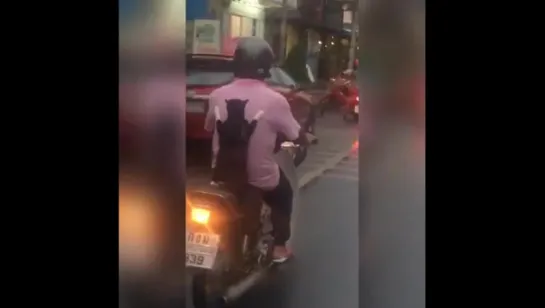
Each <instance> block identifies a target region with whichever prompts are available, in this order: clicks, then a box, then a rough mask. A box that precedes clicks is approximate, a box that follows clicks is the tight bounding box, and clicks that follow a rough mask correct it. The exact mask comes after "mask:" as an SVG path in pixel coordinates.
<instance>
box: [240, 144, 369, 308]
mask: <svg viewBox="0 0 545 308" xmlns="http://www.w3.org/2000/svg"><path fill="white" fill-rule="evenodd" d="M357 175H358V157H357V152H356V153H353V155H351V156H350V157H348V158H347V159H346V160H344V161H343V162H341V163H340V164H339V165H337V167H335V168H333V169H332V170H330V171H327V172H326V173H325V174H324V175H323V176H321V177H320V178H319V179H317V180H316V181H314V182H313V183H311V184H309V186H308V187H306V188H305V189H304V190H302V191H301V195H300V200H299V202H298V204H297V206H295V207H294V213H293V227H292V230H293V236H292V240H291V241H290V245H291V246H292V248H293V251H294V254H295V258H294V259H293V260H291V261H290V262H289V263H288V264H285V265H283V266H282V267H280V268H279V269H278V272H277V273H276V274H275V275H274V276H272V277H271V279H269V280H267V281H265V282H264V283H263V284H262V285H259V286H257V287H256V288H255V289H254V290H252V291H250V292H249V293H247V294H246V295H245V296H243V297H242V298H241V299H240V300H239V302H238V304H237V305H236V307H240V308H253V307H260V308H273V307H274V308H300V307H313V308H334V307H335V308H337V307H359V306H358V297H359V295H358V279H359V273H358V268H359V264H358V262H359V256H358V250H359V246H358V245H359V242H358V176H357Z"/></svg>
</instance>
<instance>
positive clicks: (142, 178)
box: [119, 0, 185, 308]
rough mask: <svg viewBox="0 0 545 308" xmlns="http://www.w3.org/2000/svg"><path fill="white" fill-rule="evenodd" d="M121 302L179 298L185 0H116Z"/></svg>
mask: <svg viewBox="0 0 545 308" xmlns="http://www.w3.org/2000/svg"><path fill="white" fill-rule="evenodd" d="M119 31H120V35H119V59H120V61H119V135H120V139H119V142H120V143H119V152H120V157H119V163H120V170H119V191H120V195H119V263H120V265H119V271H120V272H119V274H120V277H119V280H120V282H119V288H120V290H119V291H120V304H121V303H122V304H123V307H124V308H135V307H143V308H147V307H157V308H162V307H184V306H185V289H184V287H185V284H184V277H185V262H184V261H183V260H184V258H183V255H184V254H185V247H184V243H185V241H184V239H185V196H184V195H185V188H184V178H183V176H184V173H185V171H184V169H183V168H184V160H185V158H184V153H185V148H184V145H185V136H184V133H185V132H184V128H185V123H184V105H185V84H184V81H185V76H184V72H185V66H184V62H185V57H184V39H185V37H184V35H185V1H180V0H165V1H137V0H120V1H119Z"/></svg>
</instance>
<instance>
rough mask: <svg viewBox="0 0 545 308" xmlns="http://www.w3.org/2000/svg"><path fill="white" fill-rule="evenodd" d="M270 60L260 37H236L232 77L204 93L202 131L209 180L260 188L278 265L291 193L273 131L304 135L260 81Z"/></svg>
mask: <svg viewBox="0 0 545 308" xmlns="http://www.w3.org/2000/svg"><path fill="white" fill-rule="evenodd" d="M273 61H274V54H273V52H272V49H271V47H270V46H269V44H268V43H267V42H266V41H265V40H263V39H261V38H257V37H245V38H241V39H240V40H239V41H238V44H237V47H236V49H235V53H234V59H233V66H234V75H235V80H234V81H233V82H231V83H229V84H227V85H225V86H223V87H221V88H218V89H216V90H215V91H213V92H212V93H211V94H210V98H209V109H208V113H207V117H206V121H205V129H206V130H208V131H211V132H213V133H214V136H213V154H214V162H213V167H214V169H215V171H214V176H215V178H216V179H219V180H221V179H222V178H223V179H227V178H230V179H232V177H237V178H239V179H241V180H242V181H247V182H245V183H248V184H250V185H251V186H252V187H255V188H258V189H259V190H260V191H261V193H262V198H263V201H264V202H265V203H267V204H268V205H269V206H270V208H271V222H272V225H273V229H274V230H273V236H274V240H275V242H274V245H275V247H274V252H273V259H274V261H275V262H278V263H281V262H284V261H286V260H287V259H288V258H289V257H290V255H291V253H290V251H289V250H288V248H287V247H286V242H287V241H288V239H289V238H290V217H291V212H292V202H293V196H294V193H293V190H292V187H291V184H290V182H289V181H288V179H287V177H286V176H285V174H284V173H283V172H282V170H281V169H280V168H279V166H278V164H277V162H276V161H275V157H274V156H275V155H274V152H275V148H276V146H277V137H278V136H279V134H280V135H283V136H285V138H286V139H287V141H295V140H296V139H300V136H301V138H303V139H302V140H300V141H304V140H305V139H304V138H305V137H304V134H301V127H300V125H299V124H298V122H297V121H296V120H295V118H294V116H293V114H292V112H291V108H290V105H289V104H288V102H287V100H286V99H285V98H284V97H283V96H282V95H281V94H279V93H277V92H275V91H274V90H272V89H270V88H269V87H268V86H267V84H266V83H265V82H264V80H265V79H266V78H269V77H270V72H269V71H270V68H271V66H272V65H273ZM237 149H238V150H237ZM222 151H223V152H222ZM229 152H230V153H231V154H229ZM222 153H223V154H222ZM240 169H243V170H240Z"/></svg>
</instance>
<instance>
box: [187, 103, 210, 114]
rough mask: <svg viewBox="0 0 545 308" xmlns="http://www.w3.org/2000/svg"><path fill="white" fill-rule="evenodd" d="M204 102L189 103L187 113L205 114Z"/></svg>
mask: <svg viewBox="0 0 545 308" xmlns="http://www.w3.org/2000/svg"><path fill="white" fill-rule="evenodd" d="M204 104H205V103H204V102H199V101H197V102H195V101H187V102H186V111H187V112H190V113H204Z"/></svg>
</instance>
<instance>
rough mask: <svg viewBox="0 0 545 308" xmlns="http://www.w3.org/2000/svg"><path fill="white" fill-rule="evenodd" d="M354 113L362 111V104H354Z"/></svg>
mask: <svg viewBox="0 0 545 308" xmlns="http://www.w3.org/2000/svg"><path fill="white" fill-rule="evenodd" d="M354 113H356V114H358V113H360V106H358V105H356V106H354Z"/></svg>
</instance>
